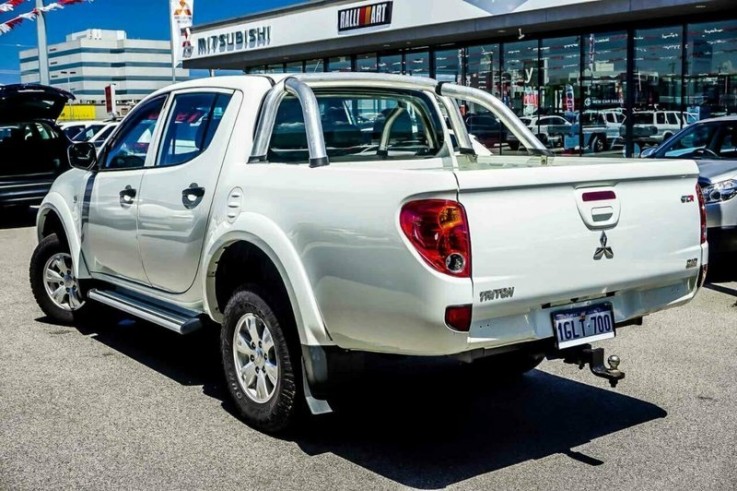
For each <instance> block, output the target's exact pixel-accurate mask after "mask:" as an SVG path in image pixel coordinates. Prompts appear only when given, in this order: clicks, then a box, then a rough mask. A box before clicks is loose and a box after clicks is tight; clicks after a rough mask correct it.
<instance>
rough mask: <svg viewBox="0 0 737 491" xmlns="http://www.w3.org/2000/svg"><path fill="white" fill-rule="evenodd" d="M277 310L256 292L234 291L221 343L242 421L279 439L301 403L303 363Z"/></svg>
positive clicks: (224, 366) (230, 387)
mask: <svg viewBox="0 0 737 491" xmlns="http://www.w3.org/2000/svg"><path fill="white" fill-rule="evenodd" d="M277 314H286V313H282V312H279V309H278V308H277V306H276V304H273V303H271V302H270V301H268V300H267V297H266V296H264V295H262V294H260V292H259V291H258V289H257V288H255V287H246V288H242V289H240V290H238V291H236V292H235V293H234V294H233V296H232V297H231V299H230V301H229V302H228V305H227V306H226V308H225V315H224V319H223V326H222V331H221V337H220V346H221V349H220V352H221V356H222V362H223V368H224V371H225V378H226V381H227V384H228V390H229V391H230V395H231V396H232V398H233V401H234V402H235V404H236V406H237V407H238V411H239V412H240V414H241V415H242V416H243V418H244V419H245V420H246V421H247V422H248V423H249V424H251V425H252V426H253V427H255V428H256V429H258V430H261V431H265V432H269V433H276V432H280V431H283V430H285V429H287V428H288V427H289V426H290V425H291V424H292V423H293V422H294V420H295V418H296V415H297V412H298V407H299V401H300V399H299V397H300V387H301V386H300V383H299V382H300V380H299V374H300V373H301V372H300V371H299V362H300V358H299V355H298V354H297V352H296V350H293V349H290V346H289V343H288V342H287V337H286V333H285V332H284V329H283V326H284V324H283V323H282V322H280V318H284V319H286V318H287V317H286V316H285V315H277Z"/></svg>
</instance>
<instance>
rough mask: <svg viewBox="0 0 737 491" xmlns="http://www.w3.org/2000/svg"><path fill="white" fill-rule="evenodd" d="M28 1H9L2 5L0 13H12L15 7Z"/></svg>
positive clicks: (0, 5) (0, 4)
mask: <svg viewBox="0 0 737 491" xmlns="http://www.w3.org/2000/svg"><path fill="white" fill-rule="evenodd" d="M27 1H28V0H8V1H7V2H4V3H0V12H10V11H11V10H13V7H17V6H18V5H20V4H22V3H23V2H27Z"/></svg>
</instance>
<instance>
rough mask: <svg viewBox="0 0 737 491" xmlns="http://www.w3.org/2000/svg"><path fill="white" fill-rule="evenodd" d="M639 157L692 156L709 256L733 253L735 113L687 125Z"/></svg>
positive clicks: (736, 230)
mask: <svg viewBox="0 0 737 491" xmlns="http://www.w3.org/2000/svg"><path fill="white" fill-rule="evenodd" d="M642 157H646V158H654V159H683V158H688V159H694V160H696V162H697V164H698V165H699V172H700V176H699V185H700V186H701V191H702V193H703V195H704V200H705V201H706V213H707V227H708V232H707V233H708V240H709V250H710V253H711V255H712V259H713V260H717V261H718V260H720V259H722V260H723V259H726V258H727V257H730V256H731V257H735V254H737V115H732V116H722V117H719V118H713V119H705V120H702V121H699V122H697V123H694V124H692V125H691V126H687V127H686V128H684V129H683V130H682V131H681V132H679V133H677V134H676V135H674V136H673V137H672V138H670V139H669V140H667V141H666V142H665V143H663V144H662V145H660V146H659V147H651V148H648V149H646V150H645V151H644V152H643V153H642Z"/></svg>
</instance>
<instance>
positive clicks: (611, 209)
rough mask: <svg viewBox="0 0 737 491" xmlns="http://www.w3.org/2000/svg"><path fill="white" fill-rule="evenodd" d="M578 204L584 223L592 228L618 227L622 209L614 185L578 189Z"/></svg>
mask: <svg viewBox="0 0 737 491" xmlns="http://www.w3.org/2000/svg"><path fill="white" fill-rule="evenodd" d="M576 206H577V207H578V212H579V214H580V215H581V219H582V220H583V222H584V224H586V226H587V227H589V228H590V229H592V230H595V229H602V228H610V227H616V226H617V223H619V215H620V213H621V211H622V204H621V202H620V197H619V196H618V195H617V192H616V191H615V190H614V187H613V186H607V187H603V186H602V187H590V188H582V189H577V190H576Z"/></svg>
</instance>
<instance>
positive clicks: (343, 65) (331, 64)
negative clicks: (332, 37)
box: [328, 56, 353, 72]
mask: <svg viewBox="0 0 737 491" xmlns="http://www.w3.org/2000/svg"><path fill="white" fill-rule="evenodd" d="M352 69H353V66H352V63H351V57H350V56H339V57H336V58H330V59H329V60H328V71H329V72H350V71H352Z"/></svg>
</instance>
